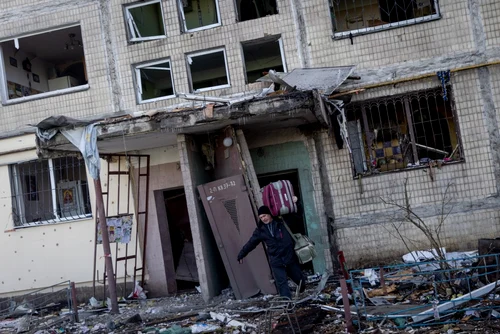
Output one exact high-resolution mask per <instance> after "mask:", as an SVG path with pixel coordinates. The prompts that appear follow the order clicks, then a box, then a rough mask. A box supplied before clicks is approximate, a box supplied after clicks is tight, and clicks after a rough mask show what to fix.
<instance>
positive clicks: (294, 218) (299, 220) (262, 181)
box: [257, 169, 314, 273]
mask: <svg viewBox="0 0 500 334" xmlns="http://www.w3.org/2000/svg"><path fill="white" fill-rule="evenodd" d="M257 180H258V181H259V185H260V187H261V188H263V187H265V186H267V185H268V184H269V183H272V182H276V181H280V180H288V181H290V183H291V184H292V187H293V191H294V193H295V196H297V198H298V200H297V212H294V213H290V214H287V215H283V216H282V217H283V219H284V220H285V221H286V222H287V223H288V226H289V227H290V230H291V231H292V232H293V233H301V234H304V235H307V225H306V220H305V218H304V209H303V208H304V206H303V201H302V195H301V191H300V183H299V172H298V170H296V169H293V170H286V171H280V172H275V173H266V174H259V175H257ZM300 267H301V269H302V270H303V271H308V272H309V271H310V272H311V273H314V270H313V263H312V262H308V263H305V264H302V265H300Z"/></svg>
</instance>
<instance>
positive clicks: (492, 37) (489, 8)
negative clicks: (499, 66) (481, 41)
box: [480, 0, 500, 47]
mask: <svg viewBox="0 0 500 334" xmlns="http://www.w3.org/2000/svg"><path fill="white" fill-rule="evenodd" d="M480 3H481V15H482V17H483V21H484V32H485V34H486V37H487V41H486V43H487V46H488V47H498V45H499V44H500V30H499V27H498V17H499V16H500V2H498V1H496V0H482V1H480Z"/></svg>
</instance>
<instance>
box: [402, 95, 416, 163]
mask: <svg viewBox="0 0 500 334" xmlns="http://www.w3.org/2000/svg"><path fill="white" fill-rule="evenodd" d="M404 109H405V113H406V121H407V122H408V131H409V132H410V140H411V147H412V151H413V163H414V164H416V163H417V162H418V154H417V145H416V141H415V132H414V130H413V119H412V116H411V109H410V101H409V100H408V97H404Z"/></svg>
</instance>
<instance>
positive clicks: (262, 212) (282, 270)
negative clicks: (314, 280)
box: [238, 206, 305, 299]
mask: <svg viewBox="0 0 500 334" xmlns="http://www.w3.org/2000/svg"><path fill="white" fill-rule="evenodd" d="M283 224H286V223H285V222H283V221H277V220H275V219H273V216H272V215H271V210H269V208H268V207H267V206H261V207H260V208H259V223H258V226H257V228H256V229H255V231H254V232H253V235H252V237H251V238H250V240H248V242H247V243H246V244H245V246H243V248H242V249H241V251H240V253H239V254H238V262H239V263H243V258H244V257H245V256H247V255H248V253H250V252H251V251H252V250H254V249H255V247H257V246H258V245H259V244H260V243H261V242H264V243H265V244H266V246H267V254H268V255H269V263H270V264H271V269H272V271H273V275H274V280H275V281H276V286H277V287H278V292H279V294H280V296H283V297H288V298H290V299H291V297H292V294H291V292H290V288H289V287H288V279H287V276H289V277H290V278H291V279H292V280H293V281H294V282H295V284H297V285H298V286H300V292H303V291H304V290H305V284H304V278H303V276H302V271H301V270H300V265H299V261H298V259H297V255H295V251H294V249H293V246H294V241H293V239H292V236H291V235H290V233H288V231H287V229H286V228H285V226H284V225H283Z"/></svg>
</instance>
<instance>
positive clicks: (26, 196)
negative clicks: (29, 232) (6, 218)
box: [10, 157, 92, 226]
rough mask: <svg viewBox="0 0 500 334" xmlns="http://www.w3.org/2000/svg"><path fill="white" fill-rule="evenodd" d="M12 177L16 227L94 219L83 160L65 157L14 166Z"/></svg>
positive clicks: (12, 167)
mask: <svg viewBox="0 0 500 334" xmlns="http://www.w3.org/2000/svg"><path fill="white" fill-rule="evenodd" d="M10 174H11V178H10V179H11V188H12V194H13V195H12V213H13V219H14V225H15V226H30V225H42V224H49V223H56V222H61V221H67V220H73V219H79V218H86V217H91V216H92V211H91V206H90V197H89V189H88V183H87V173H86V170H85V162H84V160H83V159H80V158H78V157H63V158H57V159H49V160H34V161H29V162H25V163H20V164H14V165H11V166H10Z"/></svg>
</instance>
